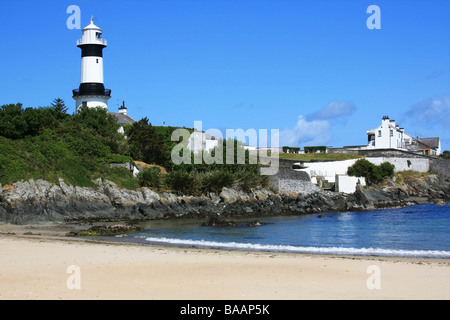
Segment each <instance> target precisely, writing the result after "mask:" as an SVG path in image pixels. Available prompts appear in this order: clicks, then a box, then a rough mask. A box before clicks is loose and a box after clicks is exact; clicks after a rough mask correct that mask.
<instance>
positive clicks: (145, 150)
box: [127, 118, 166, 165]
mask: <svg viewBox="0 0 450 320" xmlns="http://www.w3.org/2000/svg"><path fill="white" fill-rule="evenodd" d="M127 136H128V144H129V150H130V156H131V157H132V158H133V159H135V160H141V161H144V162H146V163H149V164H158V165H164V162H165V159H166V157H165V149H164V141H163V139H162V137H161V136H160V135H158V134H157V133H156V131H155V128H154V127H153V126H152V125H151V123H149V120H148V118H143V119H141V120H139V121H138V122H135V123H133V126H132V127H129V128H128V129H127Z"/></svg>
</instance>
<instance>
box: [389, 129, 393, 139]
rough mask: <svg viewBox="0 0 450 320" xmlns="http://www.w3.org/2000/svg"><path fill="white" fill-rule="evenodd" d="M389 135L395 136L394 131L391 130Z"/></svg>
mask: <svg viewBox="0 0 450 320" xmlns="http://www.w3.org/2000/svg"><path fill="white" fill-rule="evenodd" d="M389 134H390V136H391V137H393V136H394V130H392V129H391V130H390V132H389Z"/></svg>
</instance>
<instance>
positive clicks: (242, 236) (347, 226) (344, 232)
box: [121, 203, 450, 258]
mask: <svg viewBox="0 0 450 320" xmlns="http://www.w3.org/2000/svg"><path fill="white" fill-rule="evenodd" d="M224 219H225V220H233V221H235V222H236V223H237V224H238V226H237V227H226V228H218V227H206V226H202V225H201V224H202V222H204V221H205V219H201V220H198V219H193V220H174V221H172V220H171V221H151V222H149V223H148V224H147V225H146V226H145V230H144V231H140V232H134V233H131V234H129V235H128V236H127V237H124V238H121V241H127V242H130V241H131V242H143V243H149V244H150V243H153V244H164V245H176V246H189V247H207V248H223V249H232V250H259V251H278V252H298V253H320V254H340V255H377V256H403V257H430V258H450V204H449V203H447V204H446V205H441V206H439V205H436V204H420V205H415V206H408V207H404V208H398V209H386V210H374V211H365V212H330V213H321V214H302V215H295V216H275V217H260V218H252V219H246V220H239V219H233V218H224ZM251 220H258V221H260V222H262V223H264V224H263V225H261V226H255V227H249V226H247V224H246V223H247V222H248V221H251Z"/></svg>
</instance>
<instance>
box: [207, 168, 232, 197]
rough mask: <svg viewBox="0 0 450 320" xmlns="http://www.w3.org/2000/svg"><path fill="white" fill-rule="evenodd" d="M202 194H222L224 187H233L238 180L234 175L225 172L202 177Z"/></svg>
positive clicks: (219, 171) (218, 171) (220, 171)
mask: <svg viewBox="0 0 450 320" xmlns="http://www.w3.org/2000/svg"><path fill="white" fill-rule="evenodd" d="M200 180H201V191H202V192H220V191H221V190H222V188H223V187H231V186H232V185H233V184H234V183H235V181H236V178H235V176H234V174H233V173H231V172H228V171H225V170H216V171H212V172H207V173H204V174H202V175H201V178H200Z"/></svg>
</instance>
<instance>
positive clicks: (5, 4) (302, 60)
mask: <svg viewBox="0 0 450 320" xmlns="http://www.w3.org/2000/svg"><path fill="white" fill-rule="evenodd" d="M373 4H374V5H377V6H379V8H380V9H381V29H374V30H370V29H368V28H367V26H366V21H367V19H368V18H369V17H370V16H371V14H368V13H367V12H366V10H367V8H368V7H369V6H370V5H373ZM69 5H77V6H79V8H80V9H81V27H82V28H83V27H84V26H86V25H87V24H89V20H90V17H91V15H93V16H94V17H95V24H96V25H98V26H99V27H101V28H102V29H103V36H104V38H105V39H106V40H107V41H108V47H107V48H106V49H105V50H104V76H105V86H106V87H107V88H110V89H111V90H112V98H111V100H110V101H109V109H110V111H116V110H117V108H118V106H119V105H120V104H121V103H122V100H125V102H126V105H127V107H128V113H129V115H130V116H132V117H133V118H135V119H136V120H139V119H141V118H143V117H148V118H149V119H150V122H151V123H152V124H154V125H162V124H163V123H164V122H165V124H166V125H173V126H186V127H193V125H194V121H198V120H201V121H202V122H203V129H204V130H206V129H210V128H217V129H220V130H224V129H226V128H228V129H239V128H241V129H243V130H247V129H250V128H254V129H268V130H270V129H279V130H280V137H281V140H280V145H290V146H300V147H302V148H303V147H304V146H305V145H327V146H335V147H339V146H343V145H361V144H366V142H367V136H366V130H368V129H372V128H375V127H377V126H378V125H379V124H380V123H381V118H382V117H383V116H385V115H387V116H389V117H390V118H391V119H395V120H397V122H398V123H399V124H400V126H401V127H404V128H405V130H406V132H408V133H409V134H412V135H417V136H420V137H434V136H440V137H441V139H442V147H443V150H445V149H450V133H449V132H450V130H448V129H447V128H448V127H449V126H450V24H449V23H448V15H449V13H450V1H446V0H429V1H418V0H416V1H415V0H408V1H402V0H390V1H379V0H372V1H364V0H345V1H343V0H334V1H331V0H330V1H325V0H314V1H306V0H214V1H210V0H197V1H190V0H180V1H174V0H165V1H163V0H141V1H139V0H128V1H125V0H108V1H100V0H95V1H93V0H91V1H76V0H70V1H65V0H52V1H50V0H39V1H24V0H15V1H1V4H0V21H1V23H2V28H1V29H0V35H1V44H2V46H1V48H2V50H1V54H0V57H1V61H2V68H1V69H2V76H1V77H0V98H1V101H0V104H7V103H17V102H21V103H23V104H24V106H25V107H29V106H31V107H38V106H46V105H49V104H50V103H51V102H52V101H53V99H54V98H57V97H60V98H62V99H63V100H64V101H65V102H66V104H67V106H68V107H69V112H70V113H73V112H74V111H75V102H74V100H73V99H72V94H71V90H72V89H74V88H77V87H78V85H79V81H80V80H79V78H80V60H81V55H80V49H79V48H77V47H76V40H77V39H79V38H80V37H81V30H77V29H68V28H67V24H66V22H67V19H68V18H69V17H70V16H71V15H70V14H68V13H67V12H66V11H67V7H68V6H69Z"/></svg>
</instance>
